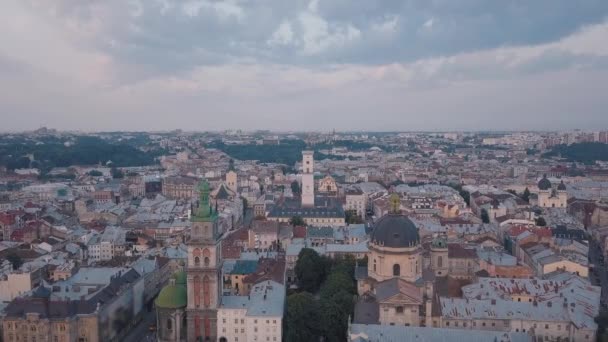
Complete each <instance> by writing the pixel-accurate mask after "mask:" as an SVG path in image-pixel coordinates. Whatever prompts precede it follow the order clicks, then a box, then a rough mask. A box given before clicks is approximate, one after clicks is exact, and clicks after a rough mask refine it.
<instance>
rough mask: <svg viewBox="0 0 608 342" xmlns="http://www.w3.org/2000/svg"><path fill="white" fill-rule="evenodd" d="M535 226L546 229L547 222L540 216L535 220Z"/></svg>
mask: <svg viewBox="0 0 608 342" xmlns="http://www.w3.org/2000/svg"><path fill="white" fill-rule="evenodd" d="M536 225H537V226H539V227H546V226H547V221H545V218H544V217H542V216H540V217H539V218H537V219H536Z"/></svg>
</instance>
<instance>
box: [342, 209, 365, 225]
mask: <svg viewBox="0 0 608 342" xmlns="http://www.w3.org/2000/svg"><path fill="white" fill-rule="evenodd" d="M344 215H345V219H346V223H348V224H359V223H363V219H362V218H361V216H359V215H358V214H357V211H356V210H346V211H344Z"/></svg>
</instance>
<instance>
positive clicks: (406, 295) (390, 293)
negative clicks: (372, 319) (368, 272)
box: [375, 278, 422, 304]
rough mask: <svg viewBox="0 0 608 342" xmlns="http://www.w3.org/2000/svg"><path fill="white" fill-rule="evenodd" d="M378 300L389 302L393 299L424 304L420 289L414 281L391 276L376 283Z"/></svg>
mask: <svg viewBox="0 0 608 342" xmlns="http://www.w3.org/2000/svg"><path fill="white" fill-rule="evenodd" d="M375 294H376V299H377V301H378V302H388V301H390V300H391V299H393V300H395V299H396V300H398V301H404V302H406V303H416V304H422V294H421V293H420V289H419V288H418V287H416V285H414V284H413V283H410V282H408V281H406V280H403V279H400V278H391V279H388V280H385V281H383V282H380V283H378V284H377V285H376V293H375Z"/></svg>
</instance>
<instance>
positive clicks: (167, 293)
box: [154, 285, 188, 309]
mask: <svg viewBox="0 0 608 342" xmlns="http://www.w3.org/2000/svg"><path fill="white" fill-rule="evenodd" d="M154 303H155V304H156V306H157V307H159V308H162V309H179V308H184V307H186V305H187V304H188V293H187V291H186V286H185V285H167V286H165V287H163V289H162V290H161V291H160V293H159V294H158V297H157V298H156V300H155V301H154Z"/></svg>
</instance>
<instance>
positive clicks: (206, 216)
mask: <svg viewBox="0 0 608 342" xmlns="http://www.w3.org/2000/svg"><path fill="white" fill-rule="evenodd" d="M198 192H199V194H200V197H199V200H198V208H197V209H196V210H195V212H194V213H193V214H192V221H214V220H215V219H216V218H217V213H216V212H213V210H212V209H211V204H210V203H209V193H210V192H211V190H210V189H209V183H207V180H205V179H203V180H202V181H201V182H200V183H198Z"/></svg>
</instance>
